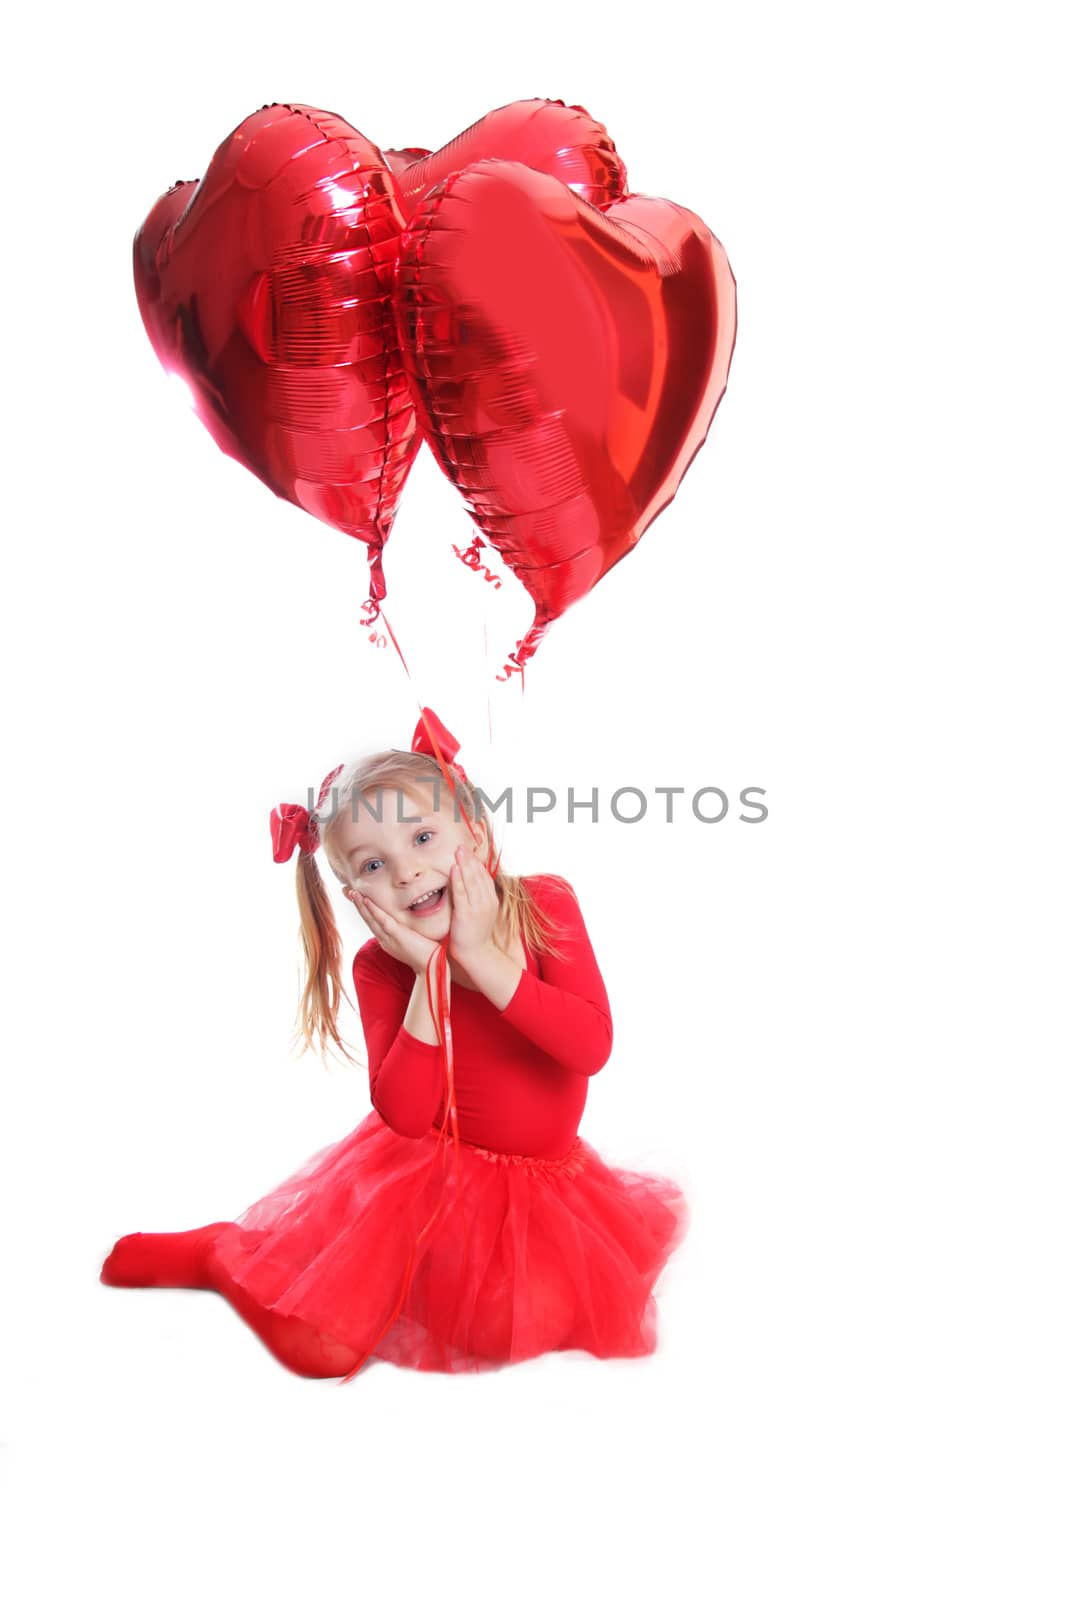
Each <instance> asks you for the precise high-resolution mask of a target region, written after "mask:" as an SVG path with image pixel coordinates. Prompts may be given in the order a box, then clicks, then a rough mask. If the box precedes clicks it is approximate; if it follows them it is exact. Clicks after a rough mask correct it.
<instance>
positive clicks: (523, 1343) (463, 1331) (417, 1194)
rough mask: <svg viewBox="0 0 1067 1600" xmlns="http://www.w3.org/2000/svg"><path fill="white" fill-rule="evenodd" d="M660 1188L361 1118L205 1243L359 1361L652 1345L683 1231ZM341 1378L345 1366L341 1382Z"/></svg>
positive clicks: (439, 1361)
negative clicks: (662, 1285) (664, 1275)
mask: <svg viewBox="0 0 1067 1600" xmlns="http://www.w3.org/2000/svg"><path fill="white" fill-rule="evenodd" d="M688 1223H689V1212H688V1206H687V1203H686V1200H685V1197H684V1195H683V1193H682V1190H681V1189H680V1188H679V1187H678V1185H677V1184H675V1183H673V1182H672V1181H671V1180H670V1179H668V1178H664V1177H657V1176H655V1175H652V1174H647V1173H638V1172H627V1171H623V1170H620V1169H618V1168H615V1167H609V1166H608V1165H607V1164H606V1163H605V1162H604V1161H603V1160H602V1159H601V1158H600V1156H598V1155H597V1153H596V1151H595V1150H594V1149H593V1148H592V1146H591V1145H589V1144H588V1143H587V1142H586V1141H585V1140H584V1139H582V1138H576V1139H575V1141H574V1144H573V1145H572V1147H571V1149H570V1150H569V1151H568V1153H567V1154H566V1155H565V1156H562V1157H560V1158H558V1159H554V1160H553V1159H545V1158H540V1157H531V1156H516V1155H506V1154H503V1153H502V1152H500V1151H493V1150H486V1149H484V1148H483V1147H481V1146H479V1145H474V1144H470V1143H468V1142H466V1141H463V1140H461V1141H459V1142H458V1144H457V1143H456V1142H455V1141H454V1140H453V1139H452V1138H451V1137H450V1138H449V1139H448V1140H446V1139H445V1138H444V1137H443V1136H442V1135H441V1134H440V1133H439V1132H438V1131H437V1130H436V1129H434V1130H431V1132H430V1133H428V1134H427V1135H426V1136H425V1137H423V1138H421V1139H408V1138H404V1137H402V1136H401V1135H399V1134H397V1133H394V1132H393V1130H392V1129H391V1128H390V1127H389V1125H388V1124H387V1123H386V1122H385V1121H383V1119H382V1117H381V1116H380V1115H379V1114H378V1112H377V1111H372V1112H370V1113H369V1115H368V1116H366V1117H365V1118H364V1120H363V1121H362V1122H361V1123H360V1124H359V1125H358V1127H356V1128H355V1129H354V1130H353V1131H352V1133H350V1134H349V1135H348V1136H347V1137H346V1138H344V1139H342V1140H341V1141H340V1142H339V1143H337V1144H333V1145H329V1146H327V1147H326V1148H325V1149H323V1150H320V1151H319V1152H318V1153H317V1154H316V1155H314V1156H312V1157H311V1158H310V1159H309V1160H308V1161H307V1162H305V1164H304V1165H303V1166H302V1167H301V1168H300V1169H299V1171H297V1172H295V1173H294V1174H293V1175H292V1176H291V1177H290V1178H287V1179H286V1180H285V1182H284V1183H281V1184H279V1185H278V1187H277V1188H275V1189H273V1190H271V1192H270V1193H269V1194H267V1195H265V1196H264V1197H263V1198H262V1199H261V1200H257V1201H256V1202H255V1203H254V1204H253V1205H251V1206H249V1207H248V1209H247V1210H246V1211H244V1212H243V1213H242V1214H241V1215H240V1216H239V1217H238V1218H237V1219H236V1222H235V1224H234V1225H233V1226H231V1227H228V1228H226V1229H225V1230H224V1231H223V1232H222V1233H221V1234H220V1236H219V1238H218V1240H217V1241H216V1244H215V1256H214V1259H215V1265H216V1270H221V1271H222V1272H223V1273H224V1274H225V1275H226V1276H228V1277H229V1278H230V1279H231V1280H232V1282H233V1283H235V1284H237V1285H239V1286H240V1287H241V1288H242V1289H244V1290H245V1291H246V1292H247V1293H248V1294H249V1295H251V1296H252V1298H253V1299H254V1300H256V1301H257V1302H258V1303H259V1304H260V1305H262V1306H263V1307H264V1308H266V1309H267V1310H270V1311H274V1312H277V1313H278V1314H280V1315H283V1316H292V1317H297V1318H299V1319H301V1320H302V1321H303V1322H305V1323H308V1324H310V1325H311V1326H312V1327H314V1328H315V1329H316V1330H317V1331H318V1332H319V1333H322V1334H325V1335H327V1336H331V1337H333V1338H334V1339H336V1340H338V1341H339V1342H340V1343H342V1344H344V1345H347V1346H348V1347H349V1349H351V1350H353V1351H358V1352H359V1353H360V1360H359V1363H358V1365H359V1366H362V1364H363V1362H364V1361H365V1360H366V1359H367V1358H368V1357H372V1356H373V1357H375V1358H378V1359H381V1360H385V1361H391V1362H393V1363H395V1364H396V1365H398V1366H404V1367H418V1368H423V1369H426V1370H430V1371H436V1372H460V1371H478V1370H485V1369H491V1368H496V1367H500V1366H502V1365H504V1364H506V1363H512V1362H517V1361H525V1360H528V1359H529V1358H530V1357H532V1356H538V1355H542V1354H544V1353H545V1352H547V1351H551V1350H585V1351H588V1352H590V1353H591V1354H592V1355H595V1356H600V1357H611V1356H642V1355H648V1354H649V1353H650V1352H651V1351H653V1350H654V1349H655V1348H656V1342H657V1307H656V1302H655V1300H654V1299H653V1296H652V1289H653V1286H654V1284H655V1282H656V1280H657V1278H658V1277H659V1275H660V1273H661V1272H662V1270H663V1268H664V1266H665V1264H666V1262H667V1258H668V1257H669V1256H670V1254H671V1253H672V1251H673V1250H674V1249H675V1248H676V1247H677V1246H678V1245H679V1244H680V1243H681V1241H682V1239H683V1238H684V1236H685V1233H686V1231H687V1229H688ZM356 1370H358V1368H354V1369H353V1371H352V1372H350V1373H349V1374H347V1376H348V1377H352V1376H354V1375H355V1371H356Z"/></svg>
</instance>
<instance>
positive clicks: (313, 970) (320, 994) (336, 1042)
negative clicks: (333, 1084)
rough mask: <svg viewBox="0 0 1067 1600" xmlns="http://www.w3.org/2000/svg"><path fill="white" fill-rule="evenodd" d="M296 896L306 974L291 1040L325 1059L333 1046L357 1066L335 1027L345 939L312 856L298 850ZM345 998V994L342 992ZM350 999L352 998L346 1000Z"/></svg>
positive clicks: (342, 990) (342, 987) (341, 988)
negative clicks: (342, 936)
mask: <svg viewBox="0 0 1067 1600" xmlns="http://www.w3.org/2000/svg"><path fill="white" fill-rule="evenodd" d="M296 898H297V904H298V905H299V907H300V941H301V944H302V946H303V953H304V966H305V972H306V977H305V981H304V992H303V994H302V995H301V997H300V1003H299V1007H298V1012H297V1032H296V1034H295V1036H294V1041H295V1040H296V1039H300V1040H302V1041H303V1044H302V1048H301V1051H300V1053H301V1055H303V1054H304V1053H305V1052H306V1051H307V1050H314V1051H316V1052H317V1053H318V1054H320V1055H321V1056H322V1057H323V1060H325V1059H326V1053H327V1051H328V1049H329V1048H330V1046H331V1045H333V1046H335V1047H336V1048H337V1049H338V1050H339V1051H340V1052H341V1054H342V1055H343V1056H344V1057H345V1059H346V1060H347V1061H350V1062H352V1063H353V1064H355V1065H361V1063H359V1062H357V1061H356V1058H355V1057H354V1056H352V1055H351V1054H350V1053H349V1051H348V1049H347V1047H346V1045H345V1042H344V1040H343V1039H342V1037H341V1034H340V1031H339V1029H338V1027H337V1013H338V1011H339V1009H340V1005H341V996H342V995H344V994H345V990H344V985H343V983H342V981H341V962H342V956H343V950H344V947H343V944H342V940H341V935H340V932H339V931H338V927H337V922H336V919H335V917H334V914H333V906H332V905H331V903H330V897H329V895H328V894H327V893H326V885H325V883H324V882H323V880H322V874H321V873H320V872H319V868H318V863H317V862H316V860H315V856H314V854H313V853H312V852H310V851H304V850H301V852H300V859H299V861H298V863H297V869H296ZM345 998H346V999H347V998H348V997H347V995H345ZM350 1003H351V1002H350Z"/></svg>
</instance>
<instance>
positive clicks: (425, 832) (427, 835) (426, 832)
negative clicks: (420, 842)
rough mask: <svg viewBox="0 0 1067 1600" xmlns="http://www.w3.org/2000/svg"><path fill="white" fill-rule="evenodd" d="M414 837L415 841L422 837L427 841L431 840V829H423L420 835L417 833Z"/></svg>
mask: <svg viewBox="0 0 1067 1600" xmlns="http://www.w3.org/2000/svg"><path fill="white" fill-rule="evenodd" d="M415 837H416V838H417V839H422V838H423V837H425V838H427V839H432V838H433V829H432V828H423V830H422V832H421V833H417V834H416V835H415Z"/></svg>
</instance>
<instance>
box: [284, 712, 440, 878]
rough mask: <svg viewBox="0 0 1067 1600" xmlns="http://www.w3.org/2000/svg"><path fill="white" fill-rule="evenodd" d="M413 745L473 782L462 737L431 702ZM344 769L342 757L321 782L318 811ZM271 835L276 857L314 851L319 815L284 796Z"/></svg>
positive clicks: (414, 748)
mask: <svg viewBox="0 0 1067 1600" xmlns="http://www.w3.org/2000/svg"><path fill="white" fill-rule="evenodd" d="M435 740H436V742H437V748H436V750H435V749H434V741H435ZM411 748H412V750H413V751H416V752H417V753H419V754H421V755H427V756H430V757H432V758H433V759H434V760H438V761H444V762H445V763H446V764H447V765H448V766H450V767H452V769H453V770H454V771H455V772H457V773H458V774H459V776H460V777H461V778H462V780H463V782H464V783H467V782H469V780H468V778H467V774H466V773H465V772H464V770H463V768H462V767H461V766H460V764H459V762H458V761H457V760H456V754H457V752H458V750H459V741H458V739H456V738H454V737H453V735H452V734H451V733H449V731H448V729H447V728H446V727H445V725H444V723H443V722H442V721H441V719H440V717H438V716H437V715H436V714H435V713H434V712H433V711H431V710H430V708H429V706H426V707H424V709H423V712H422V715H421V717H420V718H419V720H418V722H417V723H416V724H415V732H414V734H413V735H412V739H411ZM343 771H344V762H343V761H342V763H341V765H340V766H339V767H334V769H333V771H332V772H329V773H327V775H326V777H325V778H323V780H322V783H321V784H320V786H319V797H318V799H317V800H316V802H315V811H316V812H317V811H319V810H320V809H321V807H322V804H323V801H324V800H325V799H326V796H327V795H328V794H329V792H330V785H331V784H332V783H333V780H334V779H335V778H336V777H337V775H338V773H340V772H343ZM270 837H271V844H272V845H273V847H274V859H275V861H288V860H289V857H290V856H291V855H292V853H293V851H294V850H295V849H296V848H297V847H298V846H299V848H300V850H301V852H302V853H304V854H307V855H310V854H312V853H313V852H314V851H316V850H317V849H318V848H319V823H318V818H317V816H315V815H314V813H312V812H309V811H308V810H307V808H306V807H305V806H295V805H291V804H290V803H289V802H288V801H287V800H283V801H282V803H281V805H278V806H275V808H274V810H273V811H272V812H271V814H270Z"/></svg>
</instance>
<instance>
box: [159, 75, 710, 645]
mask: <svg viewBox="0 0 1067 1600" xmlns="http://www.w3.org/2000/svg"><path fill="white" fill-rule="evenodd" d="M626 182H627V179H626V169H625V168H624V166H623V163H622V160H621V159H620V157H619V155H618V152H617V151H616V149H615V145H614V143H613V142H612V140H611V139H610V138H609V137H608V134H607V131H606V129H605V128H604V127H603V125H602V124H601V123H599V122H595V121H594V120H593V119H592V117H590V115H589V113H588V112H587V111H585V110H584V109H583V108H582V107H581V106H565V105H564V104H563V103H562V101H558V100H523V101H519V102H517V103H516V104H514V105H509V106H503V107H501V108H500V109H499V110H496V111H492V112H490V113H489V115H488V116H486V117H483V118H482V119H481V121H480V122H476V123H475V124H474V125H473V126H472V127H470V128H468V129H467V130H466V132H464V133H462V134H460V135H459V137H458V138H456V139H453V140H452V142H451V143H450V144H447V145H445V146H444V147H443V148H442V149H441V150H438V151H436V152H430V151H428V150H423V149H415V148H408V149H404V150H386V151H384V152H383V151H382V150H380V149H379V148H378V147H377V146H376V145H374V144H372V143H371V142H370V140H369V139H367V138H365V137H364V135H363V134H361V133H358V132H357V131H356V129H355V128H353V127H351V126H350V125H349V124H348V123H347V122H345V121H344V120H343V119H342V118H340V117H338V116H336V115H334V114H332V113H330V112H326V111H319V110H316V109H315V108H314V107H312V106H304V105H270V106H265V107H263V108H262V109H261V110H259V111H257V112H256V113H255V114H254V115H252V116H250V117H248V118H246V120H245V121H244V122H242V123H241V124H240V126H239V127H238V128H236V129H235V130H234V132H233V133H231V134H230V136H229V137H228V138H227V139H226V140H224V142H223V143H222V144H221V145H220V146H219V148H218V150H217V151H216V152H215V155H214V157H213V158H212V161H211V165H210V166H209V167H208V170H207V172H206V173H205V174H204V176H203V177H202V178H201V179H200V180H199V182H196V181H188V182H181V183H176V184H174V185H173V186H172V187H171V188H170V189H168V190H167V192H166V194H164V195H163V196H162V197H161V198H160V199H159V200H158V201H157V202H156V204H155V206H154V207H153V208H152V210H151V212H150V213H149V215H148V217H147V218H146V220H145V221H144V223H143V224H142V226H141V227H140V228H139V229H138V232H137V234H136V237H135V240H134V252H133V256H134V281H135V286H136V290H137V299H138V304H139V306H140V311H141V316H142V318H143V320H144V324H145V327H146V329H147V331H148V335H149V338H150V339H151V341H152V344H153V347H154V349H155V351H156V354H157V355H158V357H159V359H160V361H161V362H162V363H163V365H164V366H165V367H166V368H167V369H168V371H171V372H174V373H176V374H178V375H180V376H181V377H182V378H183V379H184V380H185V382H186V384H187V385H188V387H189V389H190V391H191V393H192V395H193V398H194V403H195V405H196V409H197V412H198V414H199V416H200V418H201V419H202V421H203V422H204V424H205V426H206V427H207V428H208V430H209V431H210V433H211V434H212V436H213V438H214V439H215V440H216V442H217V443H218V444H219V446H220V447H221V448H222V449H223V450H224V451H225V452H226V453H227V454H228V455H230V456H232V457H234V458H235V459H236V460H237V461H239V462H241V463H242V465H243V466H245V467H247V468H248V469H249V471H251V472H254V473H255V474H256V476H257V477H259V478H260V479H261V480H262V481H263V482H264V483H266V484H267V485H268V486H269V487H270V488H271V489H272V490H273V491H274V492H275V494H277V495H280V496H282V497H283V498H284V499H286V500H289V501H291V502H292V503H293V504H295V505H297V506H300V507H301V508H302V509H303V510H305V511H307V512H310V513H311V515H312V516H315V517H318V518H320V519H321V520H322V521H324V522H327V523H329V524H330V525H332V526H333V527H336V528H339V529H340V530H341V531H342V532H344V533H347V534H351V535H352V536H353V537H354V538H357V539H360V540H362V541H363V542H364V544H365V545H366V547H367V557H368V562H369V566H370V599H369V600H368V601H367V602H366V603H365V606H364V609H365V610H366V611H367V613H368V615H367V617H366V618H365V619H364V620H365V623H366V624H367V625H369V624H371V623H373V622H374V621H375V619H376V618H377V616H378V611H379V607H380V602H381V601H382V600H383V599H384V597H385V579H384V576H383V572H382V552H383V549H384V547H385V543H386V541H387V539H388V538H389V533H390V530H391V528H392V525H393V520H394V518H395V516H396V512H397V506H398V503H399V500H400V495H401V492H402V490H403V487H404V483H405V480H406V479H407V476H408V473H409V472H410V471H411V466H412V463H413V461H414V459H415V453H416V451H417V450H418V448H419V445H420V443H421V441H422V440H423V438H425V439H426V440H427V442H428V444H429V448H430V449H431V451H432V452H433V455H434V457H435V458H436V460H437V462H438V464H439V465H440V467H441V469H442V471H443V472H444V473H445V474H446V476H447V477H448V478H450V479H451V481H452V482H453V483H454V484H455V485H456V487H457V489H458V490H459V492H460V495H461V496H462V498H463V502H464V504H465V506H466V508H467V510H468V512H469V513H470V515H471V516H472V517H473V519H474V521H475V523H476V524H477V528H478V536H476V537H475V538H474V541H473V544H472V546H471V547H470V549H469V550H467V551H465V552H460V551H459V550H458V549H457V551H456V553H457V554H458V555H460V556H461V559H462V560H463V561H464V562H465V563H466V564H467V565H468V566H470V567H472V568H473V569H474V570H476V571H481V572H482V574H483V576H484V577H485V578H486V579H490V580H492V581H495V582H496V583H497V584H498V583H499V580H498V579H495V577H494V575H493V573H492V571H491V568H490V567H489V566H486V565H485V563H483V561H482V560H481V556H480V554H479V552H480V551H482V550H485V547H486V544H488V545H489V546H491V547H492V549H493V550H495V552H496V553H497V555H498V556H499V557H500V559H501V560H502V561H503V562H505V563H506V565H507V566H508V567H510V568H511V570H512V571H513V572H514V573H515V574H516V576H517V577H518V578H519V579H520V580H521V581H522V583H523V584H524V585H525V587H526V589H527V590H528V592H529V594H530V596H531V598H532V600H533V602H534V607H535V615H534V621H533V624H532V626H531V627H530V629H529V631H528V632H527V633H526V635H525V636H524V638H523V639H521V640H520V641H519V642H518V644H517V646H516V649H515V651H514V652H512V653H511V654H510V655H509V658H508V666H507V668H506V672H505V676H510V674H511V673H512V672H513V671H518V670H521V669H522V667H523V666H524V665H525V663H526V662H527V661H528V660H529V658H530V657H531V656H532V654H533V653H534V651H535V649H536V648H537V646H538V644H539V642H540V640H541V639H542V638H543V636H544V633H545V631H546V629H547V627H548V626H549V624H550V623H551V622H553V621H554V620H555V619H556V618H558V617H559V616H561V615H562V614H563V612H564V611H566V609H567V608H568V607H569V606H571V605H573V604H574V602H575V601H576V600H578V599H580V598H581V597H582V596H583V595H585V594H587V593H588V592H589V591H590V590H591V589H592V588H593V586H594V584H596V583H597V582H599V580H600V579H601V578H602V577H603V576H604V574H605V573H606V572H607V571H609V570H610V568H611V567H613V566H614V565H615V563H616V562H617V561H620V560H621V559H622V557H623V556H624V555H626V554H627V553H628V552H629V551H630V550H632V549H633V548H634V546H635V545H636V544H637V542H638V540H639V539H640V538H641V537H642V535H643V534H644V533H645V532H646V531H647V529H648V527H649V525H650V523H651V522H652V521H653V519H654V518H655V517H656V516H657V515H658V514H659V513H660V512H661V511H662V510H663V509H664V507H665V506H666V505H668V504H669V502H670V501H671V500H672V499H673V498H674V495H675V493H676V492H677V489H678V485H679V484H680V482H681V480H682V477H683V476H684V474H685V472H686V470H687V469H688V467H689V465H690V463H691V461H692V459H693V457H694V456H695V455H696V453H697V451H698V450H699V449H700V447H701V445H702V444H703V442H704V440H705V438H706V437H707V433H708V430H709V428H710V426H711V420H712V417H713V416H714V413H715V409H716V407H717V405H718V403H719V400H720V399H721V397H722V394H723V392H724V390H725V388H726V378H727V373H728V371H729V366H730V359H731V356H732V354H733V346H734V337H735V331H736V285H735V282H734V277H733V273H732V271H731V269H730V265H729V262H728V261H727V258H726V253H725V251H724V250H723V247H722V245H721V244H720V243H719V241H718V240H717V239H716V238H715V236H714V235H713V234H712V233H711V232H710V230H709V229H708V228H707V227H706V226H705V224H704V223H703V222H702V221H701V220H700V218H699V217H697V216H696V215H694V213H693V212H691V211H687V210H685V209H684V208H683V207H682V206H679V205H675V204H673V203H672V202H671V201H669V200H663V199H653V198H650V197H649V196H646V195H639V194H630V193H628V192H627V188H626Z"/></svg>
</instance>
